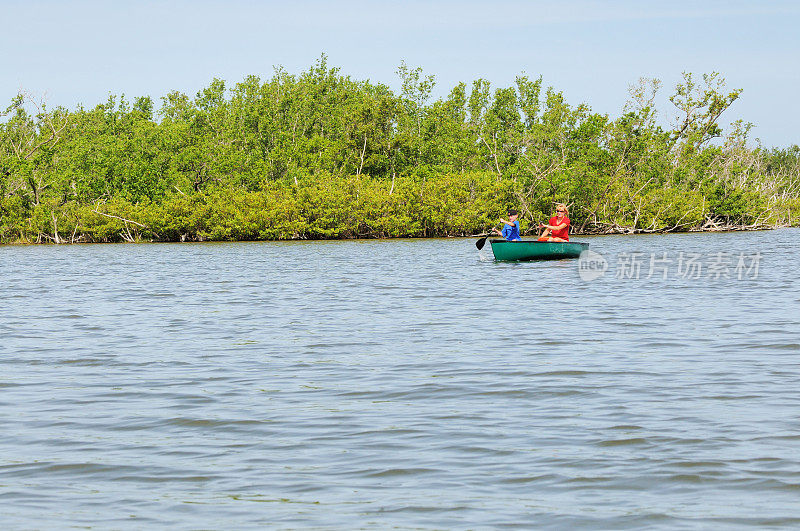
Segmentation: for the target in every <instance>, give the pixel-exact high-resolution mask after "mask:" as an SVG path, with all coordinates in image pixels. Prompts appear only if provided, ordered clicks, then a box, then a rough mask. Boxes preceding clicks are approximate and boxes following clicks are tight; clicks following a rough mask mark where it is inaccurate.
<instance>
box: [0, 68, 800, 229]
mask: <svg viewBox="0 0 800 531" xmlns="http://www.w3.org/2000/svg"><path fill="white" fill-rule="evenodd" d="M397 74H398V76H399V77H400V82H401V90H400V92H399V93H397V94H396V93H394V92H392V91H391V90H390V89H389V88H388V87H386V86H384V85H381V84H378V83H372V82H370V81H358V80H354V79H351V78H350V77H349V76H346V75H343V74H342V73H341V72H340V71H339V69H337V68H335V67H330V66H329V65H328V63H327V58H326V57H325V56H324V55H323V56H321V57H320V58H319V60H318V61H317V62H316V63H315V64H314V65H312V66H311V67H310V68H309V69H308V70H306V71H305V72H302V73H300V74H298V75H294V74H290V73H288V72H286V71H285V70H283V69H281V68H278V69H276V70H275V72H274V75H273V76H272V77H271V78H269V79H266V80H262V79H260V78H258V77H256V76H249V77H247V78H245V79H244V80H242V81H241V82H239V83H235V84H233V85H230V86H229V85H228V84H226V83H225V82H224V81H223V80H220V79H213V80H212V81H211V83H210V84H209V85H208V86H207V87H205V88H203V89H201V90H199V91H198V92H197V93H196V94H195V95H194V97H191V96H189V95H186V94H183V93H180V92H171V93H169V94H167V95H166V96H164V97H163V98H161V100H160V101H161V105H160V108H158V109H156V107H155V105H154V101H153V99H151V98H150V97H149V96H144V97H136V98H134V99H133V102H132V103H130V102H129V101H128V100H127V99H126V98H125V96H124V95H123V96H119V97H117V96H114V95H109V97H108V99H107V100H106V101H105V102H104V103H101V104H99V105H97V106H95V107H94V108H91V109H84V108H83V107H78V108H77V109H75V110H72V111H69V110H66V109H62V108H56V109H48V108H47V106H46V105H45V103H44V102H42V101H37V100H35V99H34V98H32V97H30V95H28V94H20V95H19V96H17V97H15V98H14V99H13V100H12V101H11V102H10V105H9V106H8V107H7V108H6V109H5V110H4V111H3V112H2V113H0V242H11V241H23V242H58V243H60V242H69V241H84V242H87V241H141V240H168V241H186V240H240V239H247V240H250V239H304V238H354V237H359V238H367V237H428V236H457V235H467V234H476V233H481V232H485V231H487V230H488V229H489V228H491V227H492V226H494V225H495V224H496V222H497V219H498V218H499V217H501V216H502V215H504V213H505V211H506V209H507V208H509V207H514V208H518V209H520V210H521V213H522V217H521V220H522V223H523V230H525V228H526V227H527V228H529V230H530V231H533V230H535V227H536V226H537V224H538V223H539V222H541V221H544V220H546V219H547V218H548V217H549V215H550V214H551V213H552V209H553V203H554V202H564V203H567V204H569V205H570V208H571V210H570V215H571V218H572V219H573V224H574V226H575V227H576V228H578V229H580V230H583V231H600V232H604V231H623V232H625V231H627V232H636V231H665V230H690V229H696V228H700V227H703V226H704V225H707V224H709V223H711V224H713V225H714V226H718V225H734V226H764V225H768V226H772V225H780V224H787V223H796V220H797V219H798V215H799V214H798V208H799V207H798V204H800V200H799V199H798V198H800V148H798V147H797V146H794V147H792V148H789V149H783V150H779V149H774V150H771V151H770V150H765V149H763V148H758V149H754V150H752V149H748V148H747V147H746V139H747V134H748V132H749V130H750V127H752V124H744V123H742V122H735V123H734V125H733V127H732V130H731V132H730V133H729V134H728V136H727V137H725V140H724V142H723V141H718V142H716V143H715V142H714V139H715V138H718V137H721V135H722V134H723V131H722V129H721V127H720V126H719V118H720V116H721V115H722V113H723V112H725V111H726V109H728V108H729V107H730V105H731V104H732V103H733V102H734V101H735V100H736V99H737V98H738V97H739V95H740V93H741V90H738V89H737V90H733V91H726V90H725V87H724V80H723V79H722V78H721V77H720V76H719V75H718V74H716V73H712V74H708V75H704V76H703V78H702V82H701V83H700V84H698V83H697V82H696V81H695V79H694V77H693V76H692V75H691V74H684V79H683V80H682V82H681V83H679V84H678V86H677V87H676V88H675V93H674V94H673V96H672V97H671V98H670V99H671V101H672V103H673V104H674V105H675V107H676V109H677V110H678V112H679V113H680V114H679V116H678V120H677V122H676V125H675V127H674V128H673V129H669V130H665V129H663V128H662V127H661V126H659V125H658V123H657V122H658V120H657V119H656V117H657V114H656V110H655V106H654V103H653V102H654V101H655V95H656V93H657V91H658V90H659V89H660V82H659V81H658V80H654V79H641V80H640V81H639V83H638V84H637V85H634V86H632V87H631V89H630V92H631V101H630V102H629V103H628V104H627V105H626V108H625V111H624V113H623V114H622V116H620V117H618V118H612V117H609V116H607V115H603V114H598V113H594V112H592V110H591V108H589V107H588V106H587V105H585V104H580V105H577V106H574V105H570V104H569V103H568V102H567V101H566V99H565V97H564V95H563V93H561V92H559V91H557V90H555V89H554V88H552V87H546V86H544V85H543V81H542V78H541V77H539V78H535V79H531V78H529V77H528V76H527V75H520V76H518V77H517V79H516V81H515V84H514V85H513V86H511V87H492V86H491V85H490V83H489V82H488V81H486V80H484V79H478V80H475V81H474V82H473V83H472V84H471V87H470V86H468V85H467V84H465V83H459V84H457V85H456V86H455V87H453V88H452V90H450V92H449V93H448V95H447V96H446V97H444V98H441V99H438V100H435V101H431V95H432V91H433V89H434V87H435V84H436V80H435V78H434V77H433V76H430V75H425V74H424V73H423V71H422V69H421V68H412V67H410V66H408V65H406V64H405V63H403V64H401V65H400V67H399V68H398V70H397Z"/></svg>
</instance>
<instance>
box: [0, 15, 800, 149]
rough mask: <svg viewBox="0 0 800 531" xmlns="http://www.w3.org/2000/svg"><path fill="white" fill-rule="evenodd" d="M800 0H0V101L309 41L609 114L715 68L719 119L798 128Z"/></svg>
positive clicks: (362, 70)
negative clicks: (731, 99) (638, 90)
mask: <svg viewBox="0 0 800 531" xmlns="http://www.w3.org/2000/svg"><path fill="white" fill-rule="evenodd" d="M798 28H800V2H797V1H795V0H786V1H778V0H776V1H770V0H764V1H742V0H727V1H718V0H705V1H703V2H697V1H685V0H675V1H672V2H663V1H658V2H657V1H650V0H607V1H590V0H561V1H556V0H530V1H522V0H496V1H492V2H487V1H483V2H477V1H472V0H461V1H451V0H443V1H428V2H423V1H418V0H411V1H404V2H400V1H352V0H342V1H336V2H334V1H330V2H323V1H303V0H298V1H294V2H288V1H286V0H283V1H254V0H249V1H248V0H226V1H212V0H195V1H184V0H175V1H169V2H167V1H124V0H114V1H112V0H108V1H70V0H61V1H37V0H25V1H18V0H0V110H2V109H3V108H5V107H6V106H7V104H8V103H10V101H11V98H12V97H13V96H14V95H16V94H17V92H18V91H20V90H25V91H28V92H30V93H32V94H34V95H36V96H38V97H45V98H46V100H47V102H48V105H49V106H50V107H52V106H56V105H62V106H65V107H68V108H75V107H76V106H77V105H78V104H82V105H83V106H84V107H93V106H95V105H97V104H99V103H102V102H104V101H105V100H106V99H107V97H108V94H109V93H112V94H117V95H119V94H125V95H126V97H127V98H128V99H133V98H134V97H137V96H145V95H149V96H151V97H153V98H154V99H156V100H158V99H159V98H161V97H162V96H164V95H165V94H167V93H168V92H170V91H172V90H179V91H181V92H185V93H187V94H189V95H194V94H195V93H196V92H197V91H198V90H200V89H201V88H203V87H205V86H207V85H208V84H209V83H210V81H211V80H212V79H213V78H215V77H217V78H221V79H223V80H225V81H226V82H227V84H228V86H232V85H233V84H235V83H236V82H239V81H241V80H243V79H244V78H245V77H246V76H248V75H251V74H255V75H258V76H261V77H262V78H268V77H270V76H271V75H272V74H273V72H274V67H276V66H283V67H284V68H285V69H286V70H288V71H289V72H292V73H300V72H302V71H304V70H306V69H308V68H309V67H310V66H311V65H312V64H313V63H314V62H315V61H316V60H317V59H318V58H319V56H320V55H321V54H322V53H325V54H326V55H327V56H328V63H329V65H331V66H337V67H339V68H341V71H342V73H343V74H346V75H349V76H351V77H353V78H355V79H369V80H371V81H373V82H380V83H383V84H386V85H389V86H390V87H392V88H394V89H399V86H400V82H399V79H398V77H397V75H396V70H397V67H398V65H399V64H400V63H401V61H405V62H406V63H407V64H408V65H409V66H412V67H416V66H420V67H422V68H423V70H424V72H425V73H426V74H432V75H434V76H436V81H437V86H436V89H435V91H434V96H435V97H443V96H445V95H446V94H447V93H448V92H449V91H450V89H451V88H452V87H453V86H455V85H456V84H457V83H458V82H460V81H464V82H466V83H468V84H469V83H471V82H472V80H474V79H476V78H479V77H480V78H485V79H488V80H489V81H491V82H492V84H493V86H495V87H501V86H510V85H511V84H513V82H514V78H515V77H516V76H517V75H518V74H520V73H523V72H524V73H526V74H528V75H529V76H530V77H534V78H535V77H538V76H540V75H541V76H542V77H543V78H544V84H545V85H546V86H552V87H554V88H555V89H556V90H559V91H563V93H564V95H565V96H566V98H567V101H568V102H569V103H571V104H573V105H576V104H578V103H586V104H588V105H589V106H590V107H591V108H592V110H594V111H595V112H600V113H604V114H609V115H610V116H611V117H616V116H619V115H620V114H621V113H622V109H623V106H624V104H625V101H626V100H627V99H628V86H629V85H630V84H632V83H635V82H636V81H637V80H638V79H639V78H640V77H650V78H658V79H660V80H661V81H662V82H663V88H662V90H661V92H660V94H659V97H658V100H657V107H658V110H659V117H660V120H661V121H662V123H663V124H664V125H665V126H667V125H670V124H671V123H672V122H673V121H674V117H675V113H674V108H673V106H672V104H671V103H670V102H669V99H668V98H669V95H670V94H671V91H672V90H673V89H674V87H675V84H676V83H677V82H679V81H680V79H681V73H682V72H684V71H687V72H693V73H695V74H696V75H698V76H699V75H700V74H702V73H704V72H712V71H717V72H720V73H721V74H722V75H723V76H724V78H725V79H726V80H727V86H728V88H730V89H734V88H741V89H743V93H742V95H741V97H740V99H739V100H738V101H736V102H735V103H734V104H733V106H732V107H731V108H730V109H729V110H728V111H727V113H726V115H725V118H726V119H725V120H724V121H725V122H729V121H732V120H737V119H741V120H744V121H746V122H752V123H753V124H755V126H756V127H755V128H754V129H753V131H752V133H751V136H752V137H753V139H756V138H757V139H759V140H760V141H761V142H762V143H763V145H764V146H766V147H772V146H777V147H787V146H790V145H793V144H800V127H798V124H800V105H798V103H799V102H798V98H800V68H798V66H799V65H800V61H799V60H798V58H800V30H798Z"/></svg>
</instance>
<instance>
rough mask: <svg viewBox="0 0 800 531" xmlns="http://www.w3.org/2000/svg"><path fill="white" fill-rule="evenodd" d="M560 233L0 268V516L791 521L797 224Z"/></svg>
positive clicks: (798, 350)
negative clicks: (710, 262) (589, 253)
mask: <svg viewBox="0 0 800 531" xmlns="http://www.w3.org/2000/svg"><path fill="white" fill-rule="evenodd" d="M576 239H579V240H582V241H589V242H590V244H591V249H592V250H594V251H597V252H598V253H600V254H601V255H602V256H603V257H605V258H606V259H607V260H608V263H609V269H608V271H607V272H606V273H605V274H604V275H602V276H600V277H599V278H595V279H593V280H591V281H582V280H581V279H580V277H579V274H578V267H577V261H575V260H572V261H556V262H542V263H495V262H493V261H492V260H491V259H489V260H483V259H481V253H479V252H478V251H477V250H476V248H475V245H474V240H403V241H359V242H292V243H233V244H179V245H171V244H164V245H92V246H70V247H64V246H62V247H56V246H48V247H44V246H39V247H8V246H7V247H1V248H0V272H2V285H1V286H0V295H1V296H2V301H3V304H2V309H1V310H0V368H1V369H2V376H0V418H2V419H3V428H4V429H3V437H2V439H0V499H2V516H0V521H3V522H5V523H6V524H7V525H8V526H10V527H13V528H30V527H58V526H97V527H101V528H108V527H111V528H122V527H130V528H141V527H142V526H144V525H163V526H170V527H179V528H180V527H184V528H192V529H196V528H234V527H236V528H240V527H255V526H259V525H260V526H264V525H267V524H270V525H272V526H275V527H283V528H296V527H309V526H329V527H340V528H351V527H389V526H399V527H401V528H411V527H432V528H447V527H489V526H492V527H494V526H498V527H499V526H506V525H509V526H513V525H517V526H536V527H559V528H560V527H573V526H582V527H597V528H621V527H639V526H649V527H664V528H674V527H676V526H677V527H711V526H713V527H717V526H726V527H727V526H730V525H742V524H752V525H754V526H759V527H766V526H775V527H780V526H792V525H798V524H800V512H798V499H800V498H799V496H800V417H799V416H798V411H800V398H798V393H797V389H798V384H800V337H799V335H798V330H800V311H798V310H800V289H799V288H798V280H797V279H798V276H799V274H800V265H798V260H797V256H796V251H795V249H796V248H797V244H798V242H799V241H800V231H797V230H781V231H774V232H763V233H731V234H684V235H666V236H637V237H630V236H629V237H623V236H609V237H595V238H576ZM487 252H488V255H486V253H487ZM633 252H639V253H641V255H642V256H643V260H642V266H641V267H642V270H641V274H640V275H639V278H635V277H633V276H632V275H618V274H617V273H618V271H619V268H620V267H623V264H624V260H625V259H626V258H625V257H626V256H629V255H630V253H633ZM681 252H684V253H700V254H702V255H703V257H704V260H706V258H707V257H709V256H711V255H712V254H713V253H719V252H724V253H731V256H732V257H734V258H738V257H739V256H740V255H741V254H747V255H748V256H750V255H751V254H752V253H754V252H760V253H761V259H760V270H759V273H758V275H757V277H756V278H743V279H741V280H740V279H739V278H737V276H736V275H735V274H730V275H728V277H724V276H720V278H708V277H707V275H701V276H700V277H699V278H694V277H692V276H689V277H680V276H679V275H678V274H677V273H676V272H674V271H670V274H669V275H667V277H668V278H664V276H663V275H662V274H661V273H660V272H658V274H653V275H650V277H649V278H648V275H647V272H648V268H649V266H650V262H649V260H650V257H651V255H653V254H655V255H657V256H658V257H662V256H663V254H662V253H667V256H668V257H671V258H675V259H677V257H678V256H679V253H681ZM483 253H484V255H485V256H488V257H489V258H490V257H491V250H490V247H489V246H488V245H487V246H486V248H485V249H484V251H483ZM621 256H622V257H623V258H622V260H621V259H620V257H621ZM675 265H677V264H672V266H675ZM734 265H735V260H734V263H733V264H732V265H731V267H733V266H734ZM704 271H705V270H704ZM731 271H733V270H731Z"/></svg>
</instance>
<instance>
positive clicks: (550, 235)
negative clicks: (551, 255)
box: [539, 203, 569, 242]
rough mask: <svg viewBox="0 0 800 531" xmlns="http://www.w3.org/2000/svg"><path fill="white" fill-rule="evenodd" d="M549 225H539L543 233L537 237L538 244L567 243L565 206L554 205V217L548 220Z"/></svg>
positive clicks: (560, 204)
mask: <svg viewBox="0 0 800 531" xmlns="http://www.w3.org/2000/svg"><path fill="white" fill-rule="evenodd" d="M548 223H549V225H540V226H541V227H543V228H544V232H543V233H542V235H541V236H539V241H540V242H568V241H569V218H568V217H567V205H565V204H563V203H559V204H557V205H556V215H555V216H553V217H552V218H550V221H549V222H548Z"/></svg>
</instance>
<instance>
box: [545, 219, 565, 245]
mask: <svg viewBox="0 0 800 531" xmlns="http://www.w3.org/2000/svg"><path fill="white" fill-rule="evenodd" d="M562 223H566V224H567V226H566V227H564V228H563V229H554V230H553V231H551V232H550V236H553V237H555V238H561V239H562V240H566V241H569V218H568V217H567V216H564V217H563V218H561V221H558V216H553V217H552V218H550V222H549V223H548V225H552V226H553V227H557V226H559V225H561V224H562Z"/></svg>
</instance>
